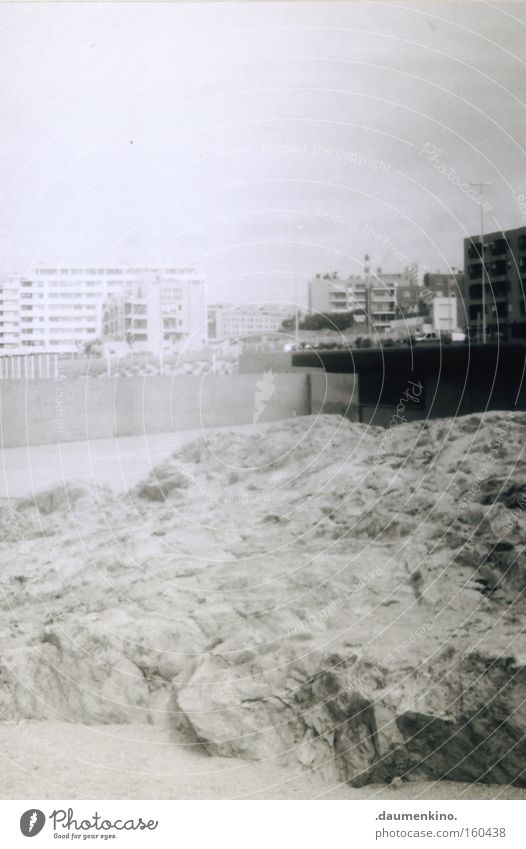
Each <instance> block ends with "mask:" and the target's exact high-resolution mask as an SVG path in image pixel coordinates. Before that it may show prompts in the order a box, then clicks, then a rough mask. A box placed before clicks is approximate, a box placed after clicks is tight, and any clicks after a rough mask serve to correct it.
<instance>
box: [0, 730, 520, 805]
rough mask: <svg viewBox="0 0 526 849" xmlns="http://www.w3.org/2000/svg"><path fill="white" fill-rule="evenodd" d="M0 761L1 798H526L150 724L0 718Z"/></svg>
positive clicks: (502, 789) (509, 789)
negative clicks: (364, 780) (328, 773)
mask: <svg viewBox="0 0 526 849" xmlns="http://www.w3.org/2000/svg"><path fill="white" fill-rule="evenodd" d="M0 764H1V768H0V798H3V799H20V798H34V799H62V798H67V799H100V798H104V799H258V798H260V799H390V800H394V799H526V790H524V789H523V790H521V789H519V788H513V787H502V786H495V785H482V784H478V785H475V784H461V783H457V782H453V781H440V782H416V781H415V782H413V781H411V782H404V783H402V784H401V785H400V786H397V787H394V786H393V787H386V786H384V785H368V786H367V787H362V788H355V787H349V786H348V785H345V784H340V785H334V784H332V785H331V784H330V783H327V781H326V780H323V779H322V778H321V776H319V775H317V774H316V773H310V772H307V771H304V772H296V773H294V772H292V771H291V770H285V769H283V768H281V767H280V766H278V765H276V763H275V762H273V760H272V759H268V760H267V761H259V762H256V763H248V762H246V761H241V760H238V759H235V758H218V757H209V756H208V755H206V754H204V753H203V752H201V751H199V750H197V749H196V748H195V747H193V746H189V745H188V744H185V743H184V742H181V741H179V740H177V739H176V738H169V737H168V736H167V734H166V733H165V732H163V731H160V730H159V729H156V728H154V727H152V726H147V725H104V726H101V725H92V726H86V725H73V724H68V723H61V722H23V723H20V724H18V725H10V724H2V725H0ZM130 765H133V767H132V768H130ZM100 788H104V789H103V792H102V793H101V791H100Z"/></svg>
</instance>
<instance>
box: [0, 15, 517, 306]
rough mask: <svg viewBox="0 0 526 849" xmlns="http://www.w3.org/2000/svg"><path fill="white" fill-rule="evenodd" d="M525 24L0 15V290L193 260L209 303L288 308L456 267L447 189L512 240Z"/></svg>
mask: <svg viewBox="0 0 526 849" xmlns="http://www.w3.org/2000/svg"><path fill="white" fill-rule="evenodd" d="M525 22H526V7H525V6H524V4H520V3H509V4H491V5H489V4H486V3H476V2H472V3H461V2H454V3H453V2H452V3H436V2H427V3H412V2H406V3H403V4H400V5H399V4H395V3H374V2H365V3H354V2H339V3H328V2H320V3H312V2H310V3H301V2H295V3H287V4H282V3H275V2H271V3H252V2H244V3H233V4H231V3H213V4H205V3H191V4H184V3H174V4H168V3H160V4H156V3H151V2H149V3H133V4H124V3H116V4H106V3H94V4H89V3H81V4H72V3H67V4H66V3H60V4H50V5H48V4H36V5H32V4H22V5H17V4H16V3H9V4H7V3H6V4H3V5H0V26H1V29H0V32H1V36H0V37H1V45H0V48H1V53H0V55H1V56H2V73H1V75H0V80H1V83H0V114H1V115H2V134H1V137H0V151H1V158H0V166H1V173H0V190H1V192H2V204H1V206H0V269H1V270H5V271H7V270H12V269H14V268H18V269H25V268H27V267H31V266H33V265H35V264H44V265H49V264H53V265H54V264H57V263H58V264H61V265H70V264H83V265H85V264H88V265H92V264H93V265H120V264H140V265H143V264H144V265H149V264H170V265H171V264H174V263H175V264H181V263H184V262H187V261H193V262H195V263H196V264H197V265H198V266H199V267H200V268H201V269H202V270H203V271H204V272H205V273H206V275H207V277H208V279H209V286H210V293H209V299H210V301H214V300H220V299H223V300H245V301H250V300H280V301H288V300H294V292H295V290H296V293H297V298H298V299H299V300H304V298H305V296H306V281H307V280H308V278H309V277H310V276H311V274H312V272H314V271H317V270H321V271H325V270H330V271H333V270H336V269H338V270H339V271H340V272H342V273H356V274H357V273H359V272H360V270H361V266H362V263H363V255H364V253H366V252H368V253H369V254H370V255H371V265H372V267H373V268H376V267H377V266H381V267H382V268H383V269H384V270H386V271H390V270H392V271H397V270H401V269H402V268H403V265H404V262H405V261H407V260H415V261H417V262H418V263H419V265H420V267H421V268H423V267H425V268H430V269H432V270H436V269H443V270H445V269H447V268H448V267H449V266H450V265H451V266H459V265H461V264H462V239H463V238H464V236H465V235H467V234H472V233H477V232H478V230H479V226H480V224H479V216H480V207H479V205H478V204H477V203H476V202H475V201H474V200H473V199H471V198H470V197H469V196H468V195H467V187H466V186H465V185H464V188H463V189H462V188H461V187H460V185H457V184H456V183H455V180H454V178H455V177H458V180H457V181H456V182H457V183H459V184H466V183H469V181H471V180H483V181H488V182H491V183H492V185H491V187H490V188H489V189H487V190H486V199H487V201H488V202H489V203H491V209H490V210H488V211H487V212H486V214H485V228H486V231H490V230H495V229H497V228H499V227H503V228H508V227H516V226H520V225H521V224H526V205H523V207H522V209H521V207H520V195H521V194H524V195H525V196H526V180H525V156H524V146H525V145H526V132H525V127H526V121H525V116H526V112H525V109H524V101H525V100H526V90H525V89H526V86H525V80H526V67H525V61H526V26H525ZM425 145H427V147H426V149H425V151H424V153H422V149H423V147H424V146H425ZM431 146H434V148H436V150H435V151H434V152H433V150H432V147H431ZM433 155H434V158H433Z"/></svg>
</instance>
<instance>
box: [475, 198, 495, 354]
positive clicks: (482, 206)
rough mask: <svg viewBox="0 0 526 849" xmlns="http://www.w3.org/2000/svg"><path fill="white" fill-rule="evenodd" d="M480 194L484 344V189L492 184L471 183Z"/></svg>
mask: <svg viewBox="0 0 526 849" xmlns="http://www.w3.org/2000/svg"><path fill="white" fill-rule="evenodd" d="M470 185H471V186H476V187H477V188H478V190H479V192H480V253H481V260H482V342H485V341H486V263H485V262H484V202H483V201H484V189H485V187H486V186H491V183H480V182H478V183H477V182H471V183H470Z"/></svg>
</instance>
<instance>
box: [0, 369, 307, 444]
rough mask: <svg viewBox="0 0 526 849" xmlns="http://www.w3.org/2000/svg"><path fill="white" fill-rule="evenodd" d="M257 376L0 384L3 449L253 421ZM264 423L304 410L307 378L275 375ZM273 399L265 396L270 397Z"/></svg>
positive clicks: (0, 441) (264, 407)
mask: <svg viewBox="0 0 526 849" xmlns="http://www.w3.org/2000/svg"><path fill="white" fill-rule="evenodd" d="M261 379H262V375H261V373H259V374H237V375H231V376H220V375H207V376H204V377H201V376H195V375H178V376H175V377H159V376H149V377H129V378H117V379H112V378H105V377H103V378H91V379H90V378H88V379H81V378H77V379H70V378H66V379H63V380H38V379H33V380H11V379H10V380H3V381H0V444H1V446H2V447H4V448H13V447H16V446H20V445H42V444H46V443H52V442H72V441H75V440H84V439H104V438H110V437H114V436H133V435H135V434H140V433H163V432H165V431H172V430H175V431H177V430H187V429H192V428H200V427H218V426H221V425H234V424H250V423H251V422H252V421H253V417H254V412H255V401H256V393H257V392H260V390H261V386H258V385H257V384H258V383H259V382H260V381H261ZM266 389H267V390H268V391H267V392H266V395H265V393H263V394H264V398H263V400H262V412H261V415H260V417H259V421H261V422H265V421H274V420H276V419H282V418H289V417H290V416H295V415H298V416H301V415H307V414H308V413H309V412H310V408H309V391H308V377H307V375H305V374H290V373H289V374H276V375H274V376H273V378H272V383H271V385H270V386H269V385H268V384H267V386H266ZM267 396H268V399H267V400H265V398H267Z"/></svg>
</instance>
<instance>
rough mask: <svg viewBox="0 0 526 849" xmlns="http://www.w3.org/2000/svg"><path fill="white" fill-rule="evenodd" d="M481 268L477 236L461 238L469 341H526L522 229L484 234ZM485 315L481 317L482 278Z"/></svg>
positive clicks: (525, 261) (524, 229) (524, 238)
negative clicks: (485, 339)
mask: <svg viewBox="0 0 526 849" xmlns="http://www.w3.org/2000/svg"><path fill="white" fill-rule="evenodd" d="M483 253H484V265H483V263H482V245H481V239H480V235H479V236H470V237H469V238H467V239H464V268H465V278H464V292H463V300H464V306H465V310H466V314H467V327H468V331H469V335H470V336H471V338H472V339H482V337H483V324H484V323H485V325H486V335H487V338H488V339H495V338H497V337H500V338H501V339H506V340H512V339H526V305H525V284H526V227H519V228H517V229H516V230H506V231H505V232H502V231H500V232H496V233H488V234H487V235H484V251H483ZM483 277H484V295H485V315H484V316H483V314H482V313H483V303H482V301H483V292H482V278H483Z"/></svg>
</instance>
